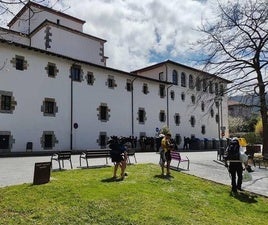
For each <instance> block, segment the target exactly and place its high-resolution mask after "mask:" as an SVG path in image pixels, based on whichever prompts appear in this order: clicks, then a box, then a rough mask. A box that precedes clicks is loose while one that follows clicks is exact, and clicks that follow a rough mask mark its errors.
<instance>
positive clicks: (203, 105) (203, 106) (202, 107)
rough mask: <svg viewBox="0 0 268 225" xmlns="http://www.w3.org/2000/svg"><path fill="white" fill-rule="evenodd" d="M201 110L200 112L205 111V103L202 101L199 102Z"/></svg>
mask: <svg viewBox="0 0 268 225" xmlns="http://www.w3.org/2000/svg"><path fill="white" fill-rule="evenodd" d="M201 110H202V112H204V111H205V103H204V102H202V103H201Z"/></svg>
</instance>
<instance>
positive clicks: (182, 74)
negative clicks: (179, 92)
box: [181, 72, 186, 87]
mask: <svg viewBox="0 0 268 225" xmlns="http://www.w3.org/2000/svg"><path fill="white" fill-rule="evenodd" d="M181 86H182V87H186V74H185V73H184V72H182V73H181Z"/></svg>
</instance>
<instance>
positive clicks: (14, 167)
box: [0, 151, 268, 197]
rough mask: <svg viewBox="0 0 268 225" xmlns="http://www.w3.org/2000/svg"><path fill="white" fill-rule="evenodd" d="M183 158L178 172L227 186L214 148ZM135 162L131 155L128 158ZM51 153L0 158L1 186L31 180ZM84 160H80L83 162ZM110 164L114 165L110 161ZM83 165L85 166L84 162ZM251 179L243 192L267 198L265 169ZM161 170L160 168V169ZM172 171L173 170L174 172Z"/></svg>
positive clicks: (146, 159)
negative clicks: (39, 163)
mask: <svg viewBox="0 0 268 225" xmlns="http://www.w3.org/2000/svg"><path fill="white" fill-rule="evenodd" d="M181 156H182V157H185V156H187V157H188V158H189V160H190V169H189V170H187V163H186V162H182V163H181V165H180V168H182V170H181V172H183V173H186V174H191V175H194V176H197V177H201V178H204V179H207V180H211V181H214V182H217V183H220V184H224V185H229V186H230V189H231V180H230V177H229V173H228V171H227V168H226V167H225V166H224V164H223V163H222V162H221V161H218V160H217V152H216V151H207V152H182V153H181ZM136 158H137V162H138V163H155V164H158V162H159V154H157V153H155V152H146V153H136ZM130 159H131V162H132V163H134V159H133V157H131V158H130ZM49 161H50V156H34V157H5V158H0V188H3V187H6V186H12V185H18V184H24V183H29V184H30V183H33V174H34V165H35V163H37V162H49ZM82 162H83V161H82ZM72 163H73V168H74V169H79V168H81V167H80V165H79V155H72ZM89 163H90V165H92V166H93V165H94V166H102V165H104V164H105V159H89ZM109 164H110V165H111V166H112V165H113V164H112V163H111V162H109ZM171 165H172V166H177V162H176V161H172V162H171ZM82 166H86V165H85V162H83V165H82ZM52 169H53V170H58V163H57V162H53V163H52ZM65 169H71V167H70V164H69V162H67V161H66V162H65ZM252 169H253V170H254V172H252V173H251V175H252V178H253V179H252V181H249V182H243V184H242V188H243V189H244V190H246V191H249V192H252V193H255V194H259V195H262V196H266V197H268V168H264V167H262V168H259V167H254V166H253V167H252ZM159 170H160V168H159ZM174 172H175V171H173V173H174Z"/></svg>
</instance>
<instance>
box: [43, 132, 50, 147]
mask: <svg viewBox="0 0 268 225" xmlns="http://www.w3.org/2000/svg"><path fill="white" fill-rule="evenodd" d="M44 138H45V143H44V148H45V149H51V148H52V134H45V137H44Z"/></svg>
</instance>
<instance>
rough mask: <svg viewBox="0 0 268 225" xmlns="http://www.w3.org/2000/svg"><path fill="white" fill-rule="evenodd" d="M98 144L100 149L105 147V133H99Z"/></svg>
mask: <svg viewBox="0 0 268 225" xmlns="http://www.w3.org/2000/svg"><path fill="white" fill-rule="evenodd" d="M98 142H99V146H100V147H101V148H106V145H107V134H106V132H100V135H99V141H98Z"/></svg>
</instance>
